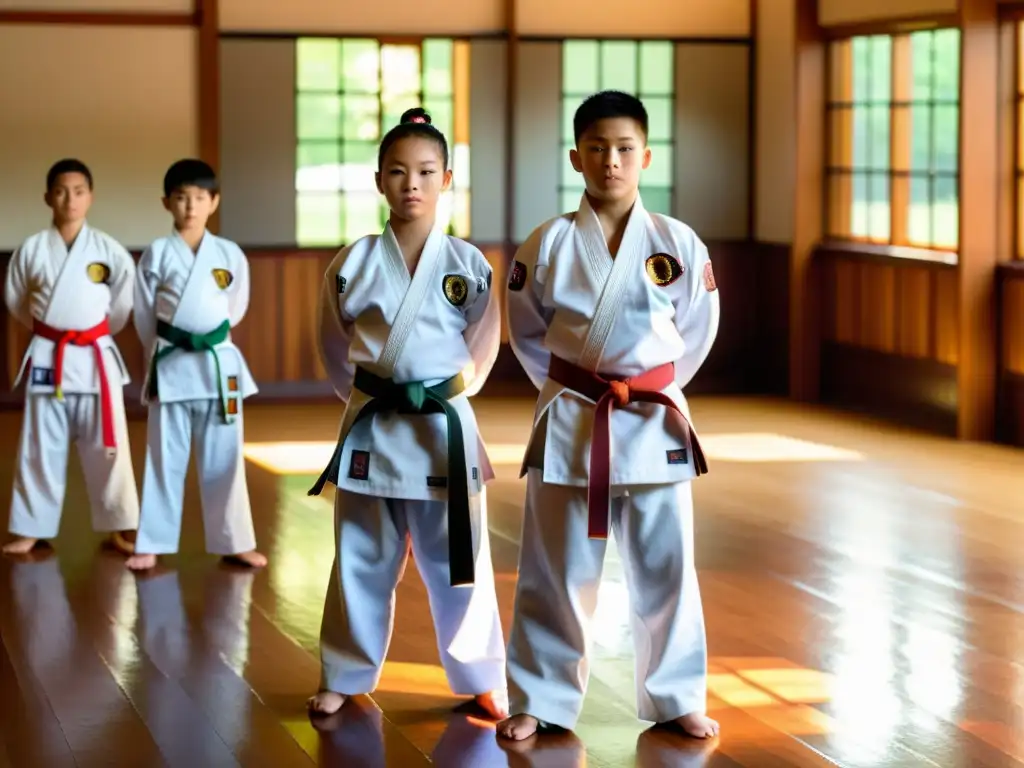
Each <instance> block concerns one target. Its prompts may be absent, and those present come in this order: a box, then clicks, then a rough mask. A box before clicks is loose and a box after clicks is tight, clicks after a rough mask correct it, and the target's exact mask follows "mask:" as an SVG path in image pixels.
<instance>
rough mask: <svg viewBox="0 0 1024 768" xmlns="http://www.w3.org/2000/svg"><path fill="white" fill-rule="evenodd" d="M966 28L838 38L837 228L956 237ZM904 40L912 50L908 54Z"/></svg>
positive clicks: (830, 188) (831, 219) (834, 64)
mask: <svg viewBox="0 0 1024 768" xmlns="http://www.w3.org/2000/svg"><path fill="white" fill-rule="evenodd" d="M959 34H960V33H959V30H957V29H940V30H927V31H923V32H915V33H912V34H910V35H909V36H899V35H873V36H861V37H854V38H851V39H849V40H843V41H836V42H834V43H832V48H831V50H830V55H829V57H828V61H829V67H830V70H831V71H830V73H829V83H830V87H829V103H828V112H829V115H828V121H827V126H828V148H827V152H828V155H827V156H828V168H827V170H826V176H825V189H824V190H823V193H824V194H825V195H826V196H827V198H828V202H829V204H828V206H826V211H825V217H826V222H825V226H826V229H827V231H828V232H829V234H830V236H832V237H840V238H843V237H845V238H852V239H861V240H869V241H873V242H885V243H891V242H894V238H898V239H899V242H897V243H896V244H898V245H913V246H920V247H926V248H941V249H955V248H956V247H957V245H958V243H959V239H958V226H959V221H958V219H959V201H958V195H959V172H958V170H959V145H960V138H959V134H960V125H959V121H960V108H959V82H960V61H959V56H960V50H959V48H960V42H959V41H960V37H959ZM897 43H899V45H900V46H901V47H900V48H899V50H900V51H903V52H905V53H901V54H900V55H899V56H897V55H896V54H895V51H896V44H897ZM894 91H895V92H896V93H898V94H900V95H899V96H896V97H894ZM844 96H845V98H844ZM900 99H903V101H900ZM907 99H909V101H907ZM894 160H895V162H894ZM894 206H895V208H894ZM847 212H848V213H847ZM896 216H898V217H899V218H898V219H896V220H895V222H894V217H896ZM894 223H898V226H894Z"/></svg>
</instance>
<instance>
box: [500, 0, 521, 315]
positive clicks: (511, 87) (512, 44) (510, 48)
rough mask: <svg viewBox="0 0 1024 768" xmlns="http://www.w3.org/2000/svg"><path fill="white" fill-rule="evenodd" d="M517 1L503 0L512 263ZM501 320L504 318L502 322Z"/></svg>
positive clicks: (508, 251) (510, 250) (507, 246)
mask: <svg viewBox="0 0 1024 768" xmlns="http://www.w3.org/2000/svg"><path fill="white" fill-rule="evenodd" d="M517 6H518V4H517V3H516V0H505V30H506V32H507V34H508V42H507V43H506V46H505V261H506V263H507V264H511V263H512V262H511V259H512V256H513V254H514V253H515V248H516V243H515V232H516V223H515V217H516V195H515V190H516V151H515V150H516V142H515V135H516V133H515V129H516V93H517V89H518V83H519V32H518V23H517V21H518V20H517V18H516V17H517V15H518V8H517ZM502 322H504V320H503V321H502Z"/></svg>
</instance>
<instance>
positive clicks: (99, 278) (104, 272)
mask: <svg viewBox="0 0 1024 768" xmlns="http://www.w3.org/2000/svg"><path fill="white" fill-rule="evenodd" d="M85 274H86V276H88V278H89V280H91V281H92V282H94V283H109V282H110V267H109V266H107V265H106V264H104V263H103V262H101V261H94V262H93V263H92V264H90V265H89V266H87V267H86V268H85Z"/></svg>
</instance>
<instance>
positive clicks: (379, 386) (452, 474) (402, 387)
mask: <svg viewBox="0 0 1024 768" xmlns="http://www.w3.org/2000/svg"><path fill="white" fill-rule="evenodd" d="M353 387H354V388H355V389H358V390H359V391H360V392H363V393H364V394H366V395H368V396H369V397H370V398H371V399H370V401H369V402H368V403H366V405H364V406H363V407H362V409H361V410H360V411H359V415H358V416H356V418H355V421H353V422H352V424H353V426H354V425H355V424H357V423H358V422H360V421H362V420H363V419H368V418H370V417H371V416H373V415H374V414H377V413H385V412H388V411H392V412H397V413H409V414H420V415H423V414H431V413H443V414H444V416H445V420H446V421H447V427H448V568H449V578H450V581H451V585H452V586H453V587H455V586H461V585H466V584H472V583H473V582H474V567H473V527H472V522H471V518H470V515H469V473H468V472H467V471H466V470H467V468H466V448H465V441H464V440H463V436H462V420H461V419H460V418H459V414H458V411H456V410H455V409H454V408H453V407H452V406H451V404H450V403H449V402H448V401H449V400H451V399H452V398H454V397H457V396H458V395H460V394H462V392H463V391H464V390H465V389H466V382H465V380H464V379H463V378H462V374H461V373H460V374H456V375H455V376H452V377H451V378H450V379H447V380H445V381H442V382H441V383H440V384H435V385H434V386H432V387H426V386H424V385H423V382H421V381H411V382H409V383H408V384H396V383H395V382H394V381H392V380H391V379H385V378H382V377H380V376H377V375H376V374H373V373H370V372H369V371H367V370H366V369H365V368H356V376H355V381H354V382H353ZM344 445H345V440H344V438H342V439H341V440H339V441H338V444H337V446H336V447H335V449H334V455H332V456H331V460H330V462H329V463H328V464H327V468H326V469H325V470H324V471H323V473H322V474H321V475H320V477H319V479H318V480H317V481H316V483H315V484H314V485H313V487H312V488H311V489H310V490H309V495H310V496H319V495H320V491H322V490H323V487H324V485H325V484H326V483H328V482H331V483H333V484H334V485H335V486H337V485H338V473H339V472H340V471H341V454H342V450H343V448H344ZM481 535H486V533H483V534H481Z"/></svg>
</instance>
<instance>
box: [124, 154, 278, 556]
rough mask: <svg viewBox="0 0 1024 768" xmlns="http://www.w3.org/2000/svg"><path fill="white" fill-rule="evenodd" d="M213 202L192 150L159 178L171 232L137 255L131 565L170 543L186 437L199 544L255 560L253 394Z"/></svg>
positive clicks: (233, 272) (239, 301) (241, 290)
mask: <svg viewBox="0 0 1024 768" xmlns="http://www.w3.org/2000/svg"><path fill="white" fill-rule="evenodd" d="M219 203H220V194H219V186H218V183H217V176H216V174H215V173H214V171H213V169H212V168H211V167H210V166H209V165H207V164H206V163H204V162H203V161H201V160H179V161H178V162H176V163H175V164H174V165H172V166H171V167H170V169H169V170H168V171H167V174H166V175H165V176H164V198H163V204H164V208H166V209H167V210H168V211H169V212H170V214H171V216H172V218H173V219H174V231H173V232H172V233H171V234H170V235H168V236H167V237H161V238H160V239H158V240H156V241H155V242H154V243H153V244H152V245H150V246H149V248H147V249H146V252H145V253H144V254H142V259H141V260H140V261H139V274H138V279H137V280H136V282H135V329H136V331H137V332H138V334H139V338H140V339H141V340H142V348H143V349H144V350H145V351H146V360H147V363H148V370H147V374H146V380H145V382H144V383H143V386H142V402H143V403H144V404H147V405H148V406H149V422H148V425H147V443H146V471H145V474H144V476H143V481H142V512H141V519H140V521H139V536H138V542H137V543H136V554H135V556H134V557H131V558H129V560H128V567H129V568H131V569H132V570H146V569H148V568H152V567H153V566H154V565H156V558H157V555H162V554H168V553H172V552H177V551H178V541H179V538H180V535H181V515H182V503H183V501H184V493H185V475H186V474H187V473H188V460H189V453H190V450H191V444H192V442H193V439H194V441H195V447H196V467H197V469H198V472H199V487H200V499H201V502H202V508H203V528H204V530H205V533H206V550H207V551H208V552H211V553H213V554H217V555H223V556H225V557H227V558H228V559H230V560H233V561H237V562H239V563H241V564H243V565H248V566H252V567H256V568H258V567H262V566H264V565H266V564H267V558H266V557H264V556H263V555H262V554H260V553H259V552H257V551H256V534H255V532H254V530H253V524H252V512H251V509H250V507H249V489H248V487H247V485H246V482H245V459H244V457H243V455H242V400H244V399H245V398H247V397H249V396H250V395H253V394H255V393H256V384H255V382H254V381H253V379H252V375H251V374H250V373H249V368H248V366H247V365H246V364H245V359H244V358H243V357H242V353H241V351H240V350H239V349H238V347H236V346H235V345H234V344H233V343H232V341H231V329H232V328H234V327H235V326H236V325H238V324H239V323H240V322H241V321H242V318H243V317H245V311H246V309H247V308H248V306H249V263H248V262H247V261H246V258H245V254H244V253H242V249H241V248H239V247H238V246H237V245H235V244H234V243H233V242H231V241H230V240H225V239H224V238H222V237H217V236H216V235H213V234H211V233H210V232H208V231H207V230H206V223H207V221H208V220H209V218H210V216H212V215H213V213H214V211H216V210H217V206H218V205H219Z"/></svg>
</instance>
